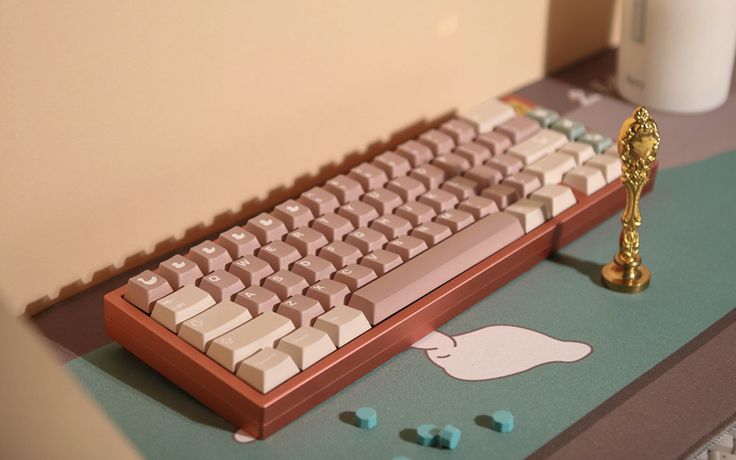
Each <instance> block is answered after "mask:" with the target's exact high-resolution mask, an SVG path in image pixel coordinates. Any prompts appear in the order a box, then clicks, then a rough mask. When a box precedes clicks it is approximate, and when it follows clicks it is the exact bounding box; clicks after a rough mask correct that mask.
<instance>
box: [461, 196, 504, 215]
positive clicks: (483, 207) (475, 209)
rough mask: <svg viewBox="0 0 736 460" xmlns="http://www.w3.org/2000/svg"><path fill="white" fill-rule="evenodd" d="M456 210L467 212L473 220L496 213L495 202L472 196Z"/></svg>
mask: <svg viewBox="0 0 736 460" xmlns="http://www.w3.org/2000/svg"><path fill="white" fill-rule="evenodd" d="M457 209H459V210H461V211H465V212H469V213H470V214H472V215H473V217H474V218H475V220H478V219H481V218H483V217H485V216H487V215H488V214H491V213H494V212H497V211H498V206H497V205H496V202H495V201H493V200H492V199H490V198H485V197H482V196H472V197H470V198H468V199H467V200H465V201H463V202H462V203H460V204H459V205H458V206H457Z"/></svg>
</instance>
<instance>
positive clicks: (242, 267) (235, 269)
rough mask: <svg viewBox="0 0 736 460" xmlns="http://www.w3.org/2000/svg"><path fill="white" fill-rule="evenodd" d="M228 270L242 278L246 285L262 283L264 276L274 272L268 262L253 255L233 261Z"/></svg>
mask: <svg viewBox="0 0 736 460" xmlns="http://www.w3.org/2000/svg"><path fill="white" fill-rule="evenodd" d="M228 271H229V272H230V273H232V274H233V275H235V276H237V277H238V278H240V280H241V281H242V282H243V284H245V285H246V286H252V285H254V284H260V282H261V280H262V279H263V278H265V277H267V276H268V275H270V274H271V273H273V272H274V270H273V267H271V266H270V265H269V264H268V263H266V262H265V261H263V260H261V259H259V258H258V257H256V256H252V255H247V256H245V257H241V258H240V259H238V260H236V261H235V262H233V263H231V264H230V268H229V269H228Z"/></svg>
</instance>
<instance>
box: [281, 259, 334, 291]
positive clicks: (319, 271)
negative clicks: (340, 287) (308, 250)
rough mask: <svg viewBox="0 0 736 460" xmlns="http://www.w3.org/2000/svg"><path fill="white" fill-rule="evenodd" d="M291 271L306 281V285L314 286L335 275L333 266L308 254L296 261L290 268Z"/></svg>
mask: <svg viewBox="0 0 736 460" xmlns="http://www.w3.org/2000/svg"><path fill="white" fill-rule="evenodd" d="M291 271H292V272H294V273H296V274H297V275H299V276H301V277H302V278H304V279H305V280H307V283H309V284H314V283H316V282H317V281H320V280H323V279H327V278H329V277H330V276H332V274H333V273H335V266H334V265H332V263H330V262H329V261H327V260H325V259H323V258H321V257H317V256H315V255H313V254H310V255H308V256H306V257H304V258H303V259H301V260H298V261H297V262H296V263H295V264H294V265H293V266H292V267H291Z"/></svg>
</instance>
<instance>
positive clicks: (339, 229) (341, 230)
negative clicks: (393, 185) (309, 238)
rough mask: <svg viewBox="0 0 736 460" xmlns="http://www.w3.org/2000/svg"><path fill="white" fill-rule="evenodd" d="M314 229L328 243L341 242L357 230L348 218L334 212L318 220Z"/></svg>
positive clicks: (313, 226)
mask: <svg viewBox="0 0 736 460" xmlns="http://www.w3.org/2000/svg"><path fill="white" fill-rule="evenodd" d="M371 193H373V192H371ZM312 228H313V229H315V230H317V231H318V232H321V233H322V234H323V235H325V237H327V241H337V240H341V239H342V238H343V237H344V236H345V235H347V234H348V233H350V232H352V231H353V230H354V229H355V227H353V224H352V222H350V220H349V219H348V218H347V217H343V216H341V215H339V214H335V213H334V212H328V213H327V214H325V215H323V216H320V217H318V218H316V219H315V220H314V222H313V223H312Z"/></svg>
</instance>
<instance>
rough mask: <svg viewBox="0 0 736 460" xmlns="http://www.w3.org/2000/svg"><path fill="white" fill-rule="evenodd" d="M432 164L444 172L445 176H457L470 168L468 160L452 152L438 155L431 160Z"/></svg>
mask: <svg viewBox="0 0 736 460" xmlns="http://www.w3.org/2000/svg"><path fill="white" fill-rule="evenodd" d="M432 165H433V166H436V167H438V168H440V169H441V170H443V171H444V172H445V177H454V176H458V175H460V174H462V173H464V172H465V171H467V170H468V169H470V162H469V161H468V160H467V159H465V158H464V157H461V156H460V155H455V154H454V153H448V154H445V155H441V156H438V157H437V158H435V159H434V160H432Z"/></svg>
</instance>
